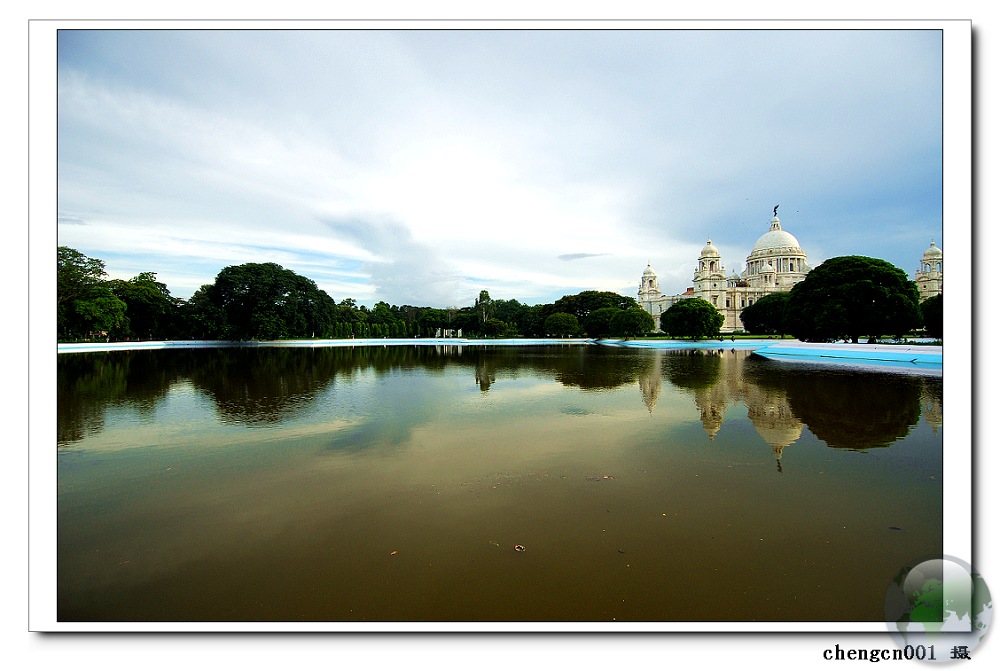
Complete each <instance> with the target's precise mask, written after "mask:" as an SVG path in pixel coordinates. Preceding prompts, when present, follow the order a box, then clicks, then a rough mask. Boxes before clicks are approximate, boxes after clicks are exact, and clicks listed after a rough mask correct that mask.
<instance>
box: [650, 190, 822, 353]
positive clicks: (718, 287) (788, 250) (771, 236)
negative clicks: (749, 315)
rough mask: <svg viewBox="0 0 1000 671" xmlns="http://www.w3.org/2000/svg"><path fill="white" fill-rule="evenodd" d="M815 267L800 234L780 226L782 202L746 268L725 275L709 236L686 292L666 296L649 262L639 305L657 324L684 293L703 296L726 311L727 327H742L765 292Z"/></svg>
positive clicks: (781, 288)
mask: <svg viewBox="0 0 1000 671" xmlns="http://www.w3.org/2000/svg"><path fill="white" fill-rule="evenodd" d="M810 270H811V268H810V267H809V264H808V263H807V262H806V253H805V251H803V250H802V247H801V246H800V245H799V241H798V240H796V239H795V236H794V235H792V234H791V233H789V232H787V231H783V230H782V229H781V220H780V219H778V214H777V208H775V213H774V217H773V218H772V219H771V227H770V228H769V229H768V231H767V232H766V233H764V234H763V235H762V236H760V237H759V238H757V242H756V243H755V244H754V246H753V249H752V250H751V251H750V255H749V256H747V260H746V266H745V269H744V270H743V272H742V273H739V274H737V273H732V274H730V275H728V276H727V275H726V269H725V266H723V264H722V256H721V255H720V254H719V250H718V249H716V247H715V245H713V244H712V241H711V240H709V241H708V243H707V244H706V245H705V247H704V248H703V249H702V250H701V254H700V255H699V256H698V265H697V268H696V269H695V272H694V280H693V286H691V287H688V290H687V291H685V292H684V293H683V294H678V295H674V296H666V295H663V294H662V293H661V292H660V285H659V281H658V280H657V278H656V271H654V270H653V268H652V266H650V265H647V266H646V270H645V271H644V272H643V274H642V279H641V280H640V283H639V305H641V306H642V308H643V309H644V310H646V312H648V313H649V314H651V315H652V316H653V319H654V320H655V322H656V326H657V329H658V328H659V325H660V315H661V314H662V313H663V312H665V311H666V310H667V309H668V308H669V307H670V306H671V305H673V304H674V303H676V302H677V301H679V300H681V299H683V298H703V299H705V300H706V301H708V302H709V303H711V304H712V305H714V306H715V307H716V308H717V309H718V310H719V312H721V313H722V315H723V316H724V317H725V321H724V322H723V324H722V331H723V332H726V333H728V332H732V331H736V330H741V329H742V328H743V322H741V321H740V312H742V311H743V308H745V307H746V306H748V305H750V304H752V303H753V302H754V301H756V300H758V299H759V298H760V297H761V296H765V295H767V294H770V293H775V292H778V291H789V290H790V289H791V288H792V286H793V285H795V284H796V283H798V282H801V281H802V280H803V279H804V278H805V276H806V274H807V273H808V272H809V271H810Z"/></svg>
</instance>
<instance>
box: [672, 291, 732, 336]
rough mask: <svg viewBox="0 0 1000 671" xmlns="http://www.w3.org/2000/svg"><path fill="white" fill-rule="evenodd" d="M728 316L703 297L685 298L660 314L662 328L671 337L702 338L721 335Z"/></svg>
mask: <svg viewBox="0 0 1000 671" xmlns="http://www.w3.org/2000/svg"><path fill="white" fill-rule="evenodd" d="M725 320H726V318H725V317H723V316H722V313H721V312H719V311H718V310H716V309H715V306H714V305H712V304H711V303H709V302H708V301H706V300H705V299H703V298H685V299H683V300H680V301H677V302H676V303H674V304H673V305H671V306H670V307H669V308H667V310H666V311H665V312H664V313H663V314H662V315H660V328H661V329H663V332H664V333H666V334H667V335H668V336H670V337H671V338H690V339H691V340H701V339H703V338H714V337H716V336H718V335H719V329H720V328H722V324H723V322H725Z"/></svg>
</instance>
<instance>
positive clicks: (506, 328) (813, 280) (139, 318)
mask: <svg viewBox="0 0 1000 671" xmlns="http://www.w3.org/2000/svg"><path fill="white" fill-rule="evenodd" d="M841 259H843V260H841ZM841 259H831V260H830V261H827V262H826V263H824V264H822V265H821V266H819V267H818V268H817V269H816V270H813V271H812V272H811V273H810V274H809V275H808V276H807V277H806V280H804V281H803V282H801V283H799V284H798V285H796V286H795V287H794V288H793V290H792V292H790V293H788V294H771V295H769V296H766V297H763V298H761V299H760V300H758V301H757V302H756V303H754V304H753V305H752V306H749V307H747V308H746V309H744V311H743V312H742V313H741V318H742V319H743V322H744V326H745V327H746V329H747V330H748V331H751V332H755V333H761V334H771V333H793V334H795V335H796V336H797V337H799V338H802V339H820V340H822V339H834V338H840V337H845V336H852V337H854V339H855V341H856V340H857V337H858V336H859V335H861V334H867V335H872V336H877V335H879V334H891V335H897V334H901V333H905V332H906V331H908V330H909V329H910V328H912V327H913V326H917V325H918V324H920V321H919V320H920V316H919V315H920V312H919V308H918V307H917V303H916V300H917V298H916V286H915V285H914V284H913V283H912V282H910V281H909V280H907V279H906V277H905V275H904V274H903V273H902V271H900V270H899V269H898V268H895V267H894V266H891V265H889V264H887V263H885V262H883V261H878V260H877V259H867V258H865V257H841ZM106 277H107V273H106V271H105V265H104V262H103V261H101V260H99V259H93V258H90V257H88V256H86V255H85V254H82V253H80V252H78V251H77V250H75V249H70V248H68V247H59V248H58V267H57V285H58V286H57V290H58V298H57V314H58V337H59V340H60V341H73V340H95V339H100V340H170V339H205V340H224V339H233V340H251V339H253V340H256V339H261V340H271V339H280V338H381V337H389V338H409V337H438V336H459V335H461V336H464V337H481V338H511V337H522V336H523V337H545V336H558V337H563V336H577V335H581V334H586V335H587V336H589V337H591V338H603V337H625V338H630V337H637V336H641V335H645V334H647V333H649V332H651V331H652V330H653V328H654V326H655V322H654V321H653V319H652V317H651V316H650V315H649V314H648V313H646V311H645V310H643V309H642V308H641V307H639V304H638V303H637V302H636V301H635V299H633V298H630V297H628V296H621V295H619V294H616V293H613V292H609V291H583V292H580V293H578V294H570V295H566V296H563V297H562V298H560V299H559V300H557V301H554V302H553V303H545V304H542V305H526V304H524V303H521V302H519V301H517V300H513V299H511V300H505V299H497V298H493V297H491V296H490V294H489V292H488V291H486V290H482V291H480V292H479V295H478V297H477V298H476V299H475V301H473V302H472V305H469V306H466V307H445V308H440V307H418V306H413V305H403V306H395V305H389V304H388V303H386V302H384V301H379V302H378V303H376V304H375V305H374V307H372V308H368V307H367V306H365V305H358V304H357V302H356V301H355V300H354V299H353V298H342V299H340V301H339V302H337V301H335V300H334V299H333V298H332V297H331V296H329V295H328V294H327V293H326V292H325V291H323V290H322V289H320V288H319V287H318V286H317V285H316V283H315V282H314V281H313V280H311V279H309V278H306V277H303V276H301V275H298V274H297V273H295V272H293V271H291V270H288V269H286V268H282V267H281V266H279V265H277V264H275V263H245V264H242V265H234V266H228V267H226V268H223V269H222V270H221V271H220V272H219V274H218V275H217V276H216V278H215V280H214V282H212V283H211V284H206V285H204V286H202V287H201V288H200V289H198V290H197V291H195V292H194V294H193V295H192V296H191V298H190V299H188V300H187V301H184V300H181V299H178V298H174V297H173V296H171V295H170V291H169V290H168V289H167V286H166V285H165V284H164V283H162V282H159V281H158V280H157V278H156V274H155V273H153V272H143V273H140V274H138V275H137V276H135V277H133V278H132V279H130V280H118V279H116V280H107V279H106ZM783 303H785V304H787V305H786V308H785V310H782V309H781V305H782V304H783ZM940 306H941V302H940V299H938V300H937V301H935V300H934V299H931V300H929V301H925V303H924V313H925V316H924V323H925V327H926V328H927V332H928V334H929V335H932V336H934V337H940V335H939V334H940V331H941V326H940V325H941V320H942V317H941V308H940ZM935 310H936V312H935ZM783 319H784V320H787V321H782V320H783ZM722 323H723V316H722V315H721V314H720V313H719V311H718V310H716V309H715V307H714V306H712V305H711V304H709V303H707V302H706V301H704V300H702V299H697V298H696V299H686V300H682V301H679V302H677V303H676V304H674V305H673V306H671V308H670V309H668V310H667V311H666V312H664V313H663V315H661V318H660V327H661V328H662V329H663V331H664V332H665V333H666V334H667V335H668V336H670V337H674V338H691V339H700V338H711V337H715V336H718V334H719V329H720V328H721V326H722ZM793 323H794V326H793Z"/></svg>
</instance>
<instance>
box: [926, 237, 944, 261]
mask: <svg viewBox="0 0 1000 671" xmlns="http://www.w3.org/2000/svg"><path fill="white" fill-rule="evenodd" d="M942 256H944V252H942V251H941V248H940V247H938V246H937V245H936V244H934V241H933V240H931V246H930V247H928V248H927V250H926V251H925V252H924V257H925V258H928V257H929V258H935V259H936V258H940V257H942Z"/></svg>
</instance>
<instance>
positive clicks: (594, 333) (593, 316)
mask: <svg viewBox="0 0 1000 671" xmlns="http://www.w3.org/2000/svg"><path fill="white" fill-rule="evenodd" d="M644 312H645V311H644ZM621 313H622V310H621V309H620V308H616V307H607V308H598V309H597V310H594V311H592V312H591V313H590V314H588V315H587V316H586V317H585V318H584V319H583V327H584V329H585V330H586V331H587V335H589V336H590V337H591V338H606V337H608V336H609V335H612V330H611V322H612V321H614V318H615V317H616V316H617V315H619V314H621ZM650 320H652V317H650ZM649 330H652V328H650V329H649Z"/></svg>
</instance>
